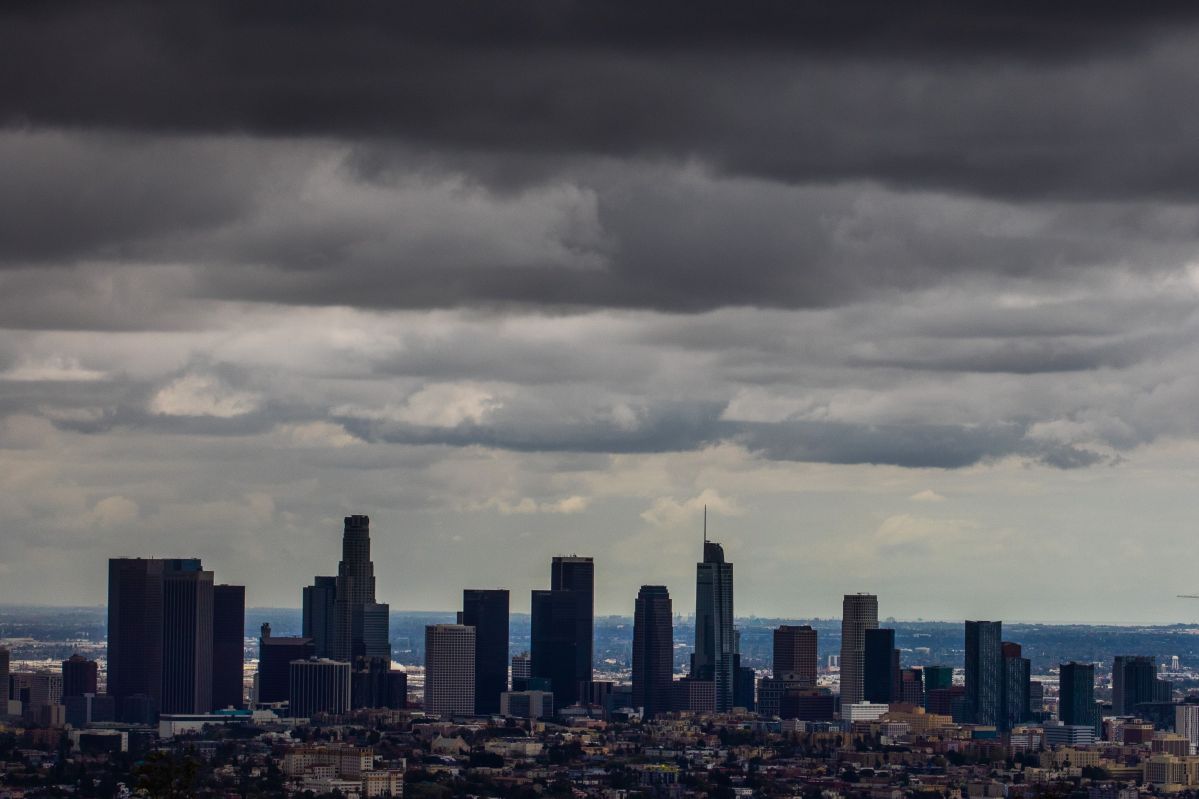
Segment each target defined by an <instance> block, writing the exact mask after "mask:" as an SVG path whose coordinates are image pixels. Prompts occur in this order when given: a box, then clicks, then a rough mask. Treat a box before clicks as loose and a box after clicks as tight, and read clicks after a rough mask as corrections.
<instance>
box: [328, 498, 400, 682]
mask: <svg viewBox="0 0 1199 799" xmlns="http://www.w3.org/2000/svg"><path fill="white" fill-rule="evenodd" d="M370 526H371V520H370V517H369V516H347V517H345V528H344V531H343V533H342V539H341V562H339V563H338V564H337V579H336V581H335V587H334V592H335V597H334V600H333V618H334V623H333V645H332V649H331V655H332V657H334V658H336V659H337V660H345V661H351V660H353V659H354V658H355V657H364V656H365V657H387V658H388V660H389V661H390V658H391V646H390V644H389V642H388V638H387V625H386V619H387V616H388V608H387V605H384V604H380V603H376V602H375V565H374V563H373V562H372V561H371V531H370ZM385 653H386V654H385Z"/></svg>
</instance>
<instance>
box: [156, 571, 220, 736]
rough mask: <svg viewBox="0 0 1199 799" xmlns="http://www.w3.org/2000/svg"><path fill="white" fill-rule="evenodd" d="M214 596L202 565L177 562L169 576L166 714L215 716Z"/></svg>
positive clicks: (164, 676)
mask: <svg viewBox="0 0 1199 799" xmlns="http://www.w3.org/2000/svg"><path fill="white" fill-rule="evenodd" d="M212 593H213V575H212V572H210V571H204V570H203V569H202V568H201V567H200V562H199V561H198V560H184V561H179V562H177V563H175V562H172V564H171V567H170V568H168V569H166V570H165V571H164V572H163V579H162V698H161V700H160V708H161V711H162V712H163V713H207V712H209V711H210V710H212Z"/></svg>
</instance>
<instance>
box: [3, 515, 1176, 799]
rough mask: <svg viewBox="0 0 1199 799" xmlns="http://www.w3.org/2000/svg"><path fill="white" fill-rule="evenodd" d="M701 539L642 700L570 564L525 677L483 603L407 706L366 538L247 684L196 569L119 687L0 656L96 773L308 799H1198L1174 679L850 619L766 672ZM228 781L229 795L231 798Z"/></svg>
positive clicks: (729, 581) (121, 562) (112, 624)
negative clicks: (149, 761) (419, 788)
mask: <svg viewBox="0 0 1199 799" xmlns="http://www.w3.org/2000/svg"><path fill="white" fill-rule="evenodd" d="M704 538H705V540H704V542H703V555H702V560H701V561H700V562H698V563H697V564H696V604H695V633H694V635H695V639H694V650H693V653H692V655H691V658H690V663H689V667H688V668H686V673H685V674H684V673H679V672H681V671H682V669H678V668H676V662H675V650H676V644H675V640H674V626H673V625H674V608H673V604H672V600H671V596H670V592H669V591H668V589H667V588H666V587H665V586H662V585H644V586H641V588H640V590H639V591H638V593H637V595H636V597H635V599H634V602H633V609H634V613H633V635H632V654H631V659H630V666H631V668H630V671H629V674H628V679H627V680H621V679H596V674H595V671H594V660H595V656H594V651H593V647H594V629H595V614H594V596H595V564H594V562H593V560H592V559H591V558H589V557H580V556H577V555H570V556H561V557H554V558H553V559H552V561H551V564H550V581H549V587H548V588H547V589H539V590H535V591H533V592H532V596H531V610H532V614H531V625H530V639H529V640H530V646H529V651H527V652H520V653H516V654H512V653H510V651H509V639H510V630H509V616H510V613H509V592H508V591H507V590H504V589H496V588H478V589H475V588H472V589H466V590H465V591H464V592H463V601H462V610H461V611H460V612H459V613H458V615H457V619H456V623H443V624H430V625H428V626H427V627H426V629H425V638H424V652H425V663H424V671H423V680H424V686H423V692H414V695H413V696H411V697H410V696H409V685H408V680H407V678H408V675H407V674H406V673H405V672H404V671H403V670H402V669H397V668H395V667H393V664H392V659H391V647H390V643H389V621H388V619H389V609H388V606H387V605H386V604H383V603H379V602H378V601H377V598H376V593H375V576H374V566H373V563H372V561H371V554H370V522H369V519H368V518H367V517H365V516H349V517H346V519H345V526H344V530H343V533H342V557H341V561H340V563H339V565H338V570H337V574H336V575H330V576H317V577H315V578H314V580H313V582H312V584H311V585H308V586H306V587H305V588H304V589H303V621H302V631H301V635H299V636H278V635H274V634H272V630H271V626H270V625H269V624H264V625H262V628H261V631H260V637H259V639H258V647H257V649H258V653H257V654H258V658H257V661H258V666H257V669H256V671H255V673H254V674H253V676H252V679H251V680H245V679H244V676H243V671H244V665H243V664H244V662H245V648H246V647H245V643H246V641H245V632H244V627H245V589H244V588H243V587H241V586H229V585H218V584H216V583H215V581H214V578H213V573H212V572H211V571H206V570H204V569H203V567H202V565H201V562H200V561H199V560H197V559H142V558H118V559H113V560H112V561H110V564H109V606H108V620H109V621H108V623H109V637H108V656H107V669H106V674H105V673H104V671H102V670H101V669H100V668H99V664H98V663H97V662H96V661H95V660H89V659H87V658H85V657H82V656H79V655H75V656H72V657H70V658H68V659H67V660H65V661H63V662H62V664H61V670H56V671H52V672H50V671H43V672H28V671H13V670H12V669H11V668H10V661H9V654H8V652H7V651H6V650H4V649H0V686H5V687H7V697H6V698H7V705H6V706H5V707H3V708H0V710H4V711H6V713H7V716H8V718H10V719H16V718H20V719H21V720H22V721H23V724H24V728H25V729H26V731H27V732H26V735H27V736H29V740H30V743H31V745H33V744H36V743H37V742H38V741H41V742H42V743H46V744H47V745H48V743H49V742H52V741H54V740H55V737H54V736H55V735H56V734H57V735H59V736H60V737H59V738H58V739H57V740H58V742H59V744H60V745H61V742H62V741H63V740H67V741H68V742H69V750H70V751H71V752H72V753H73V756H75V757H79V758H83V759H84V760H85V761H86V759H87V758H88V757H93V758H94V757H95V756H96V755H103V754H112V753H115V752H133V751H135V750H136V751H140V752H143V753H144V752H145V751H148V750H149V749H153V748H154V747H157V748H158V751H159V752H160V753H161V752H163V751H166V752H171V751H173V750H174V749H175V748H176V747H179V746H188V747H191V748H190V749H189V750H188V751H189V752H193V753H194V752H201V753H203V752H207V751H209V750H212V751H218V750H219V751H223V752H225V753H226V754H227V753H228V747H227V746H225V747H224V748H223V749H222V745H221V744H220V742H221V741H224V742H225V743H226V744H227V743H228V742H229V741H230V740H235V741H238V742H239V743H238V744H237V748H236V751H237V753H238V754H237V756H236V757H237V758H238V760H237V763H238V764H239V767H240V768H242V771H241V772H239V773H241V774H242V777H243V779H244V777H245V774H253V775H256V776H255V778H256V779H263V780H265V779H267V777H268V776H270V775H274V776H273V777H272V779H274V778H277V779H278V780H279V790H280V791H282V792H283V793H289V794H297V793H303V792H312V794H313V795H325V794H329V795H332V794H334V793H335V792H336V793H339V794H340V795H342V796H372V797H373V796H398V795H401V794H402V792H403V789H404V787H403V786H404V780H405V773H406V772H408V773H412V774H413V775H414V778H419V779H420V780H433V781H443V782H444V781H450V782H452V783H453V787H454V790H460V789H461V790H463V791H464V792H472V791H473V792H475V793H478V794H479V795H489V796H492V795H494V796H499V795H507V794H508V793H514V792H519V791H520V790H523V789H524V788H525V787H533V788H536V789H537V790H538V792H544V790H546V789H547V787H550V786H553V785H561V784H563V782H564V781H565V782H568V783H569V784H570V785H571V786H572V790H573V791H574V792H575V795H576V797H577V796H578V795H579V792H580V791H581V792H582V794H583V795H587V796H597V797H602V799H628V797H629V796H630V794H646V795H653V796H663V797H671V799H681V797H686V796H709V797H711V796H712V795H713V794H714V793H717V792H719V793H721V795H722V796H750V795H753V794H754V793H755V792H756V791H758V790H762V789H763V780H771V781H773V784H774V786H775V787H776V788H777V787H779V786H784V787H785V788H786V789H787V790H790V791H792V793H791V794H789V795H798V793H800V792H802V793H803V794H804V795H809V794H812V793H813V792H814V791H815V792H819V794H820V795H821V796H823V797H825V799H836V797H838V796H843V795H849V794H853V795H860V794H864V793H869V794H870V796H871V797H872V799H883V798H884V797H885V799H899V797H902V796H910V795H914V794H920V793H927V792H929V791H933V792H936V793H938V794H943V795H948V796H952V797H955V799H957V798H958V797H963V796H966V797H975V796H982V797H992V796H994V797H1000V796H1002V797H1010V796H1018V795H1024V794H1027V795H1039V794H1040V793H1051V794H1052V793H1056V792H1060V791H1061V790H1065V789H1069V791H1070V792H1071V793H1077V792H1078V791H1080V790H1082V789H1083V788H1084V787H1085V788H1086V789H1087V790H1088V791H1092V792H1090V793H1087V799H1130V797H1131V796H1134V795H1135V794H1136V792H1137V791H1139V790H1143V789H1144V788H1145V787H1147V786H1152V787H1153V790H1154V791H1156V792H1162V791H1170V792H1177V791H1183V790H1189V789H1191V788H1195V789H1199V756H1197V755H1196V747H1197V745H1199V697H1185V696H1182V697H1180V692H1179V691H1178V690H1177V686H1175V685H1174V684H1173V683H1171V682H1169V681H1167V680H1165V679H1163V678H1162V676H1161V673H1160V672H1159V670H1158V667H1157V664H1156V660H1155V658H1154V657H1152V656H1140V655H1138V656H1118V657H1116V658H1115V660H1114V662H1112V664H1111V674H1110V704H1109V703H1105V702H1103V701H1100V700H1101V697H1100V696H1099V695H1098V693H1097V686H1096V667H1095V664H1094V663H1080V662H1068V663H1062V664H1061V665H1060V667H1059V669H1058V673H1057V679H1056V680H1048V679H1046V678H1045V676H1044V675H1038V678H1037V679H1034V678H1033V677H1034V675H1033V674H1032V669H1031V665H1030V661H1029V659H1028V658H1026V657H1024V652H1023V649H1022V647H1021V645H1020V644H1019V643H1016V642H1012V641H1006V640H1004V634H1003V624H1002V622H1000V621H986V620H970V621H966V622H965V626H964V630H963V641H964V657H963V659H962V661H961V662H962V663H963V664H964V668H956V667H955V666H950V665H930V664H928V663H921V664H920V665H908V664H905V663H904V662H903V656H902V653H901V649H900V648H899V646H898V645H897V641H896V630H895V629H891V628H888V627H883V626H880V623H879V603H878V598H877V597H876V596H874V595H871V594H849V595H846V596H845V597H844V600H843V612H842V620H841V640H840V650H839V654H838V655H836V656H835V658H832V659H830V660H832V661H835V665H832V663H830V666H831V667H830V668H821V664H820V663H819V662H818V651H819V647H818V633H817V630H816V629H814V628H813V627H811V626H806V625H792V624H783V625H781V626H779V627H777V629H774V630H773V637H772V641H773V651H772V658H771V662H770V665H771V668H770V669H769V670H762V671H761V672H758V671H755V670H754V669H753V668H750V667H749V666H747V665H744V664H743V663H742V660H741V652H740V636H739V631H738V629H737V628H736V627H735V625H734V615H733V613H734V608H733V601H734V577H733V564H732V563H731V562H728V561H727V560H726V559H725V553H724V550H723V548H722V547H721V545H720V544H718V543H716V542H713V541H709V540H707V535H706V530H705V537H704ZM1104 669H1105V670H1106V664H1104ZM105 677H106V679H104V678H105ZM1047 684H1048V685H1050V686H1051V689H1053V690H1055V694H1054V695H1048V696H1047V695H1046V691H1045V687H1046V685H1047ZM247 685H248V686H249V690H248V691H247V690H246V686H247ZM1103 690H1104V694H1105V696H1104V698H1106V691H1107V686H1106V685H1104V687H1103ZM314 729H315V730H317V732H315V733H314ZM39 731H40V732H39ZM62 735H65V736H66V738H65V739H64V738H62V737H61V736H62ZM48 748H50V747H49V746H48ZM30 751H33V750H30ZM0 754H2V753H0ZM59 756H61V753H60V754H59ZM87 762H90V763H91V764H92V765H93V766H95V765H96V764H97V763H98V762H100V761H96V760H93V761H87ZM21 763H22V764H23V765H22V767H23V768H25V769H26V772H24V773H28V770H29V769H30V768H31V767H32V766H31V765H30V763H29V762H27V761H24V760H22V761H21ZM38 763H39V766H38V767H39V768H40V764H41V763H42V761H41V760H39V761H38ZM751 764H753V765H752V768H751ZM211 765H212V768H211V769H210V772H209V778H210V779H212V780H216V781H219V778H221V777H220V775H221V774H224V775H225V776H226V777H228V776H229V774H230V773H232V772H229V771H228V770H229V769H230V768H231V767H232V766H231V764H229V763H217V761H212V762H211ZM97 767H98V766H97ZM466 783H470V785H469V787H470V789H471V790H470V791H466V788H465V787H464V785H466ZM538 786H540V788H538ZM728 791H731V792H732V793H731V794H729V793H728ZM1093 791H1099V793H1094V792H1093ZM1130 791H1131V792H1132V793H1129V792H1130ZM770 793H772V794H773V795H778V792H777V791H771V792H770ZM5 795H6V794H4V793H3V792H2V789H0V796H5ZM514 795H515V793H514Z"/></svg>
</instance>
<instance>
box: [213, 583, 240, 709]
mask: <svg viewBox="0 0 1199 799" xmlns="http://www.w3.org/2000/svg"><path fill="white" fill-rule="evenodd" d="M245 642H246V587H245V586H244V585H218V586H214V587H213V589H212V707H213V709H215V710H223V709H224V708H227V707H233V708H239V709H240V708H243V707H245V706H246V697H245V693H246V692H245V680H244V677H245Z"/></svg>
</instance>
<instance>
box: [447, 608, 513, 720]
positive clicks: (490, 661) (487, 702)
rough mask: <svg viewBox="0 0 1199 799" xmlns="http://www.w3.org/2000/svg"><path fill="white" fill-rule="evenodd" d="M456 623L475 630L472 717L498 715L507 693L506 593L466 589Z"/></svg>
mask: <svg viewBox="0 0 1199 799" xmlns="http://www.w3.org/2000/svg"><path fill="white" fill-rule="evenodd" d="M458 623H459V624H465V625H467V626H468V627H474V628H475V713H477V714H479V715H488V714H492V713H499V712H500V695H501V694H503V693H504V692H505V691H507V690H508V591H507V590H504V589H498V588H497V589H483V588H467V589H466V590H464V591H463V592H462V612H461V613H459V614H458Z"/></svg>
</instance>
